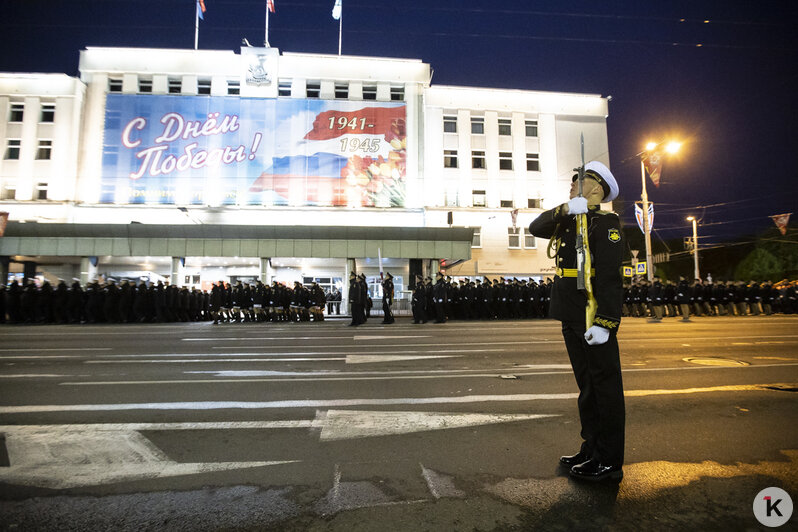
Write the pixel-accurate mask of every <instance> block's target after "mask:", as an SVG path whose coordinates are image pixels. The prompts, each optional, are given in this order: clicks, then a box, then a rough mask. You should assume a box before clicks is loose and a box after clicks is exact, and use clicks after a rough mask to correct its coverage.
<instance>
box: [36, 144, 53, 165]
mask: <svg viewBox="0 0 798 532" xmlns="http://www.w3.org/2000/svg"><path fill="white" fill-rule="evenodd" d="M52 151H53V141H52V140H39V149H38V150H37V151H36V160H37V161H49V160H50V156H51V155H52Z"/></svg>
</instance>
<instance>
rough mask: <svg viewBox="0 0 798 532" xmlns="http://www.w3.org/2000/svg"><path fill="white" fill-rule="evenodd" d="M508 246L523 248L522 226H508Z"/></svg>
mask: <svg viewBox="0 0 798 532" xmlns="http://www.w3.org/2000/svg"><path fill="white" fill-rule="evenodd" d="M507 247H508V248H510V249H521V228H520V227H508V228H507Z"/></svg>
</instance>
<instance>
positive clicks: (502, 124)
mask: <svg viewBox="0 0 798 532" xmlns="http://www.w3.org/2000/svg"><path fill="white" fill-rule="evenodd" d="M512 134H513V121H512V120H511V119H509V118H499V135H508V136H509V135H512Z"/></svg>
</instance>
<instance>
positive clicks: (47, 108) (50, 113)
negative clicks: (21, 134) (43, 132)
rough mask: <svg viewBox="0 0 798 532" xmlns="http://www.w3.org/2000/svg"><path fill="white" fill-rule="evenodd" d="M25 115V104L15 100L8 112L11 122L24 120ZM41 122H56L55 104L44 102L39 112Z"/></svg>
mask: <svg viewBox="0 0 798 532" xmlns="http://www.w3.org/2000/svg"><path fill="white" fill-rule="evenodd" d="M24 117H25V104H24V103H19V102H13V103H12V104H11V108H10V110H9V113H8V121H9V122H22V119H23V118H24ZM39 122H45V123H51V122H55V104H54V103H43V104H42V105H41V111H40V113H39Z"/></svg>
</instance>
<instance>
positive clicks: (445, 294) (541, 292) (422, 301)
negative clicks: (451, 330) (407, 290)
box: [411, 272, 552, 323]
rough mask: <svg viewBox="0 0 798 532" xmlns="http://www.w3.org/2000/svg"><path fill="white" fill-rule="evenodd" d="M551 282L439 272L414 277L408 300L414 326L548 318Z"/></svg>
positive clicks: (547, 280)
mask: <svg viewBox="0 0 798 532" xmlns="http://www.w3.org/2000/svg"><path fill="white" fill-rule="evenodd" d="M551 285H552V281H551V279H550V278H549V279H546V281H545V282H541V283H540V284H538V283H537V282H536V281H535V280H534V279H530V280H523V279H516V278H512V279H505V278H504V277H500V278H499V279H493V280H491V279H488V278H487V277H484V278H483V279H482V280H479V279H477V280H473V281H472V280H468V279H462V280H460V281H459V282H458V281H453V280H452V278H451V277H447V276H444V275H443V274H442V273H440V272H438V273H437V275H436V280H435V282H434V283H433V282H432V278H430V277H427V278H422V277H421V276H416V279H415V288H414V289H413V295H412V299H411V308H412V310H413V323H427V322H428V321H434V322H435V323H444V322H445V321H446V320H451V319H457V320H517V319H527V318H545V317H548V315H549V302H550V300H551Z"/></svg>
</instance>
